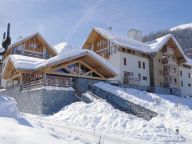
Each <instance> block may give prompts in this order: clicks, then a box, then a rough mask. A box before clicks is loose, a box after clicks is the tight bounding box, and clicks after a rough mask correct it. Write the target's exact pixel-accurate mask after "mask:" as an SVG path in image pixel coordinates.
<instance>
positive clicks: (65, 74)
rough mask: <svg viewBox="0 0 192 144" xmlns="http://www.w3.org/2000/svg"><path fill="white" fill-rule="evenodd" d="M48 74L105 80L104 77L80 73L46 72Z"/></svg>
mask: <svg viewBox="0 0 192 144" xmlns="http://www.w3.org/2000/svg"><path fill="white" fill-rule="evenodd" d="M48 74H53V75H60V76H66V77H80V78H88V79H97V80H107V79H106V78H100V77H93V76H82V75H73V74H68V73H59V72H48Z"/></svg>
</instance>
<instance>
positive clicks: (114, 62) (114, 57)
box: [107, 50, 121, 80]
mask: <svg viewBox="0 0 192 144" xmlns="http://www.w3.org/2000/svg"><path fill="white" fill-rule="evenodd" d="M107 61H108V62H109V63H111V64H112V65H113V66H114V67H115V68H116V69H117V70H118V71H119V75H118V76H116V77H115V78H113V79H114V80H120V79H121V78H120V53H119V52H118V50H117V51H116V53H114V54H113V55H110V57H109V59H107Z"/></svg>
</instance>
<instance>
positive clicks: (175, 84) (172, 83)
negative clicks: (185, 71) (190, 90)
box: [164, 82, 178, 88]
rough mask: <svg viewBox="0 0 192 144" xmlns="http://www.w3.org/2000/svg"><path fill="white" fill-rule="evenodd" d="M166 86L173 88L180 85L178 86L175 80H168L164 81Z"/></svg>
mask: <svg viewBox="0 0 192 144" xmlns="http://www.w3.org/2000/svg"><path fill="white" fill-rule="evenodd" d="M164 86H165V87H171V88H176V87H178V86H177V83H175V82H167V83H164Z"/></svg>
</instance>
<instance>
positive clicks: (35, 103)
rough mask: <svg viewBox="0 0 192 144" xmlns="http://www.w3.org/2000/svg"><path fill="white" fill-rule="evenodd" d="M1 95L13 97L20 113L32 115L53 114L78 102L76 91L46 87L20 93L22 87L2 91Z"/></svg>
mask: <svg viewBox="0 0 192 144" xmlns="http://www.w3.org/2000/svg"><path fill="white" fill-rule="evenodd" d="M0 95H6V96H10V97H13V98H14V99H15V100H16V101H17V107H18V109H19V111H20V112H26V113H31V114H53V113H55V112H58V111H59V110H60V109H61V108H63V107H64V106H66V105H69V104H71V103H73V102H76V101H78V99H77V97H75V91H74V90H73V89H71V90H68V89H66V90H64V89H61V90H60V89H54V88H53V89H51V90H49V89H46V88H44V87H42V88H38V89H33V90H28V91H20V87H13V88H9V89H7V90H5V91H0Z"/></svg>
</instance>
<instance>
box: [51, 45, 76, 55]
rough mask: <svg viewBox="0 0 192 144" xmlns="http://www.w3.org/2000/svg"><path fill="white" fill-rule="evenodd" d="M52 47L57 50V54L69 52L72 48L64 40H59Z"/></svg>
mask: <svg viewBox="0 0 192 144" xmlns="http://www.w3.org/2000/svg"><path fill="white" fill-rule="evenodd" d="M53 48H54V50H55V51H56V52H57V54H61V53H64V52H69V51H71V50H73V49H74V48H73V47H72V46H71V45H70V44H68V43H66V42H60V43H58V44H56V45H54V46H53Z"/></svg>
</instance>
